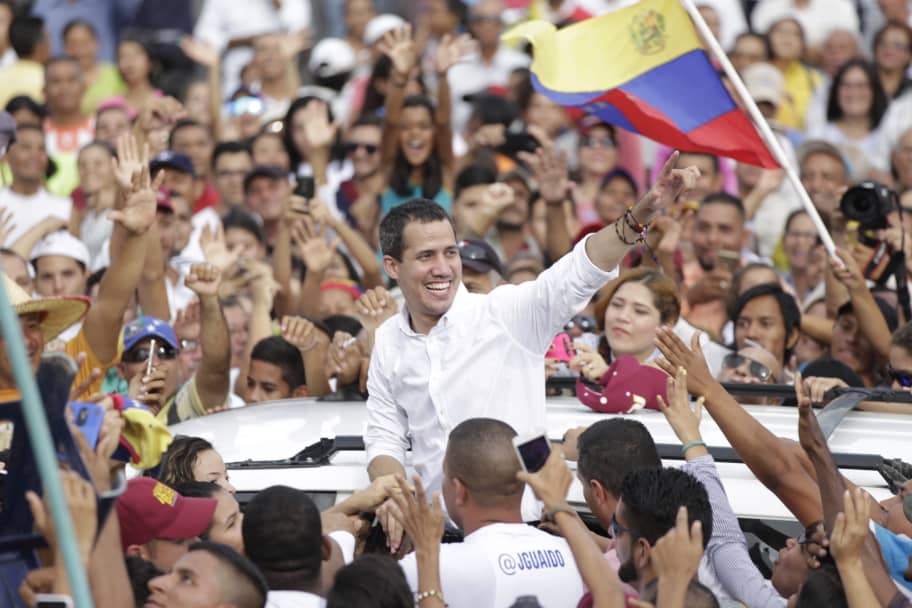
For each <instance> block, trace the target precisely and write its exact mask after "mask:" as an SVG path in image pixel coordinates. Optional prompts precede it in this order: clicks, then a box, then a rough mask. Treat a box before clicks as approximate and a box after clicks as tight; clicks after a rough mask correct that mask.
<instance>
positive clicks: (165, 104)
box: [136, 97, 186, 133]
mask: <svg viewBox="0 0 912 608" xmlns="http://www.w3.org/2000/svg"><path fill="white" fill-rule="evenodd" d="M185 115H186V111H185V110H184V106H183V104H181V102H179V101H178V100H176V99H175V98H173V97H153V98H151V99H149V101H147V102H146V104H145V105H144V106H143V108H142V109H141V110H140V111H139V115H138V116H137V117H136V126H137V127H138V128H139V129H140V130H141V131H143V132H145V133H149V132H150V131H157V130H159V129H170V128H171V127H172V126H174V123H176V122H177V121H178V120H180V119H181V118H183V117H184V116H185Z"/></svg>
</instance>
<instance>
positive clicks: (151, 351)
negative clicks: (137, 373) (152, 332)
mask: <svg viewBox="0 0 912 608" xmlns="http://www.w3.org/2000/svg"><path fill="white" fill-rule="evenodd" d="M154 358H155V338H152V339H151V340H149V358H148V359H147V360H146V375H147V376H148V375H150V374H151V373H152V359H154Z"/></svg>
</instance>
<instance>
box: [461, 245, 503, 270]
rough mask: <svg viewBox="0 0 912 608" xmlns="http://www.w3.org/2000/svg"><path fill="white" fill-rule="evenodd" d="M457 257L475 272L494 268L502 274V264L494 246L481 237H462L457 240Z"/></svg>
mask: <svg viewBox="0 0 912 608" xmlns="http://www.w3.org/2000/svg"><path fill="white" fill-rule="evenodd" d="M459 257H460V258H462V265H463V266H465V267H466V268H468V269H469V270H474V271H475V272H491V271H492V270H496V271H497V272H498V274H500V275H501V276H503V274H504V270H503V265H502V264H501V263H500V256H498V255H497V252H496V251H494V248H493V247H491V245H490V244H488V242H487V241H484V240H482V239H463V240H461V241H459Z"/></svg>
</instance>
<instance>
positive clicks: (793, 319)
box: [732, 283, 801, 361]
mask: <svg viewBox="0 0 912 608" xmlns="http://www.w3.org/2000/svg"><path fill="white" fill-rule="evenodd" d="M763 296H773V298H775V300H776V302H777V303H778V304H779V312H781V313H782V321H783V322H784V323H785V342H786V346H785V352H783V353H782V357H783V359H782V360H783V361H788V360H789V357H791V356H792V349H791V348H789V347H788V341H789V339H790V338H791V337H792V334H793V333H794V332H796V331H798V330H799V329H800V327H801V310H800V309H799V308H798V304H797V302H795V298H794V297H793V296H791V295H790V294H787V293H785V291H784V290H783V289H782V287H781V286H780V285H776V284H773V283H764V284H762V285H754V286H753V287H751V288H750V289H748V290H747V291H745V292H744V293H742V294H741V295H740V296H738V299H737V300H735V306H734V309H733V312H734V314H733V315H732V320H733V321H734V322H735V324H736V325H737V322H738V317H739V316H741V311H743V310H744V307H745V306H747V304H748V303H749V302H750V301H751V300H755V299H757V298H761V297H763ZM777 354H778V353H773V355H777Z"/></svg>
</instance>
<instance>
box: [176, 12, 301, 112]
mask: <svg viewBox="0 0 912 608" xmlns="http://www.w3.org/2000/svg"><path fill="white" fill-rule="evenodd" d="M277 5H278V8H276V6H277ZM310 23H311V8H310V0H283V1H282V2H280V3H278V2H274V1H273V0H244V2H238V1H237V0H206V1H205V4H203V8H202V11H201V12H200V16H199V19H197V21H196V27H195V28H194V30H193V36H194V37H195V38H199V39H200V40H202V41H203V42H205V43H207V44H209V45H211V46H213V47H215V48H217V49H218V50H219V51H224V50H225V48H226V47H227V46H228V43H229V42H231V41H232V40H233V39H235V38H247V37H250V36H257V35H259V34H268V33H272V32H289V33H294V32H300V31H301V30H304V29H306V28H308V27H309V26H310ZM252 57H253V51H252V50H251V49H250V48H234V49H231V50H229V51H228V52H227V53H226V54H225V56H224V57H223V58H222V78H223V81H222V96H223V97H228V96H229V95H231V94H232V93H234V91H235V89H237V88H238V86H239V85H240V82H241V80H240V74H241V69H243V67H244V66H245V65H247V63H249V62H250V59H251V58H252Z"/></svg>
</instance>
